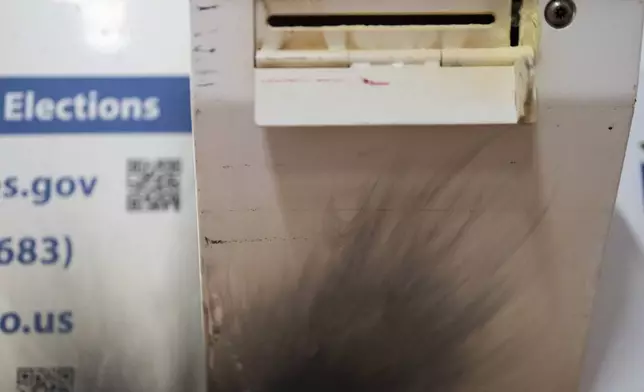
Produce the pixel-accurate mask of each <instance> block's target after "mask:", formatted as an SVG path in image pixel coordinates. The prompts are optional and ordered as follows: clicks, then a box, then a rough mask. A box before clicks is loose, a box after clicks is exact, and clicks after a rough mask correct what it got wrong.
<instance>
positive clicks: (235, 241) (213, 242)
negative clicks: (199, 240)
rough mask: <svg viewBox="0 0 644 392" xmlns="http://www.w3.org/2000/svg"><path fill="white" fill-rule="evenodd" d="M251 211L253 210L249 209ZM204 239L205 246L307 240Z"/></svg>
mask: <svg viewBox="0 0 644 392" xmlns="http://www.w3.org/2000/svg"><path fill="white" fill-rule="evenodd" d="M251 211H253V210H251ZM204 240H205V241H206V247H207V248H208V247H211V246H213V245H228V244H251V243H257V242H277V241H308V238H307V237H262V238H244V239H232V240H213V239H211V238H208V237H204Z"/></svg>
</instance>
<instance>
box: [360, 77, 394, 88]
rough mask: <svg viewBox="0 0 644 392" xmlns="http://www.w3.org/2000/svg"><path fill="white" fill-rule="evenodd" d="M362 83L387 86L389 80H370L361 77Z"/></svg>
mask: <svg viewBox="0 0 644 392" xmlns="http://www.w3.org/2000/svg"><path fill="white" fill-rule="evenodd" d="M362 83H364V84H367V85H369V86H389V82H379V81H376V80H371V79H367V78H362Z"/></svg>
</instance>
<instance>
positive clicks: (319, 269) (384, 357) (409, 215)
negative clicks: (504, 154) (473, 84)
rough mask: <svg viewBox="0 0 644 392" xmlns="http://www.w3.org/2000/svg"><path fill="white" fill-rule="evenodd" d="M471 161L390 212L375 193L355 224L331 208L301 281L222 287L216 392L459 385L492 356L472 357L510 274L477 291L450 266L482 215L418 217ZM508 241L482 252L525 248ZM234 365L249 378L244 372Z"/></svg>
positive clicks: (445, 390) (383, 391)
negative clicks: (262, 289) (245, 290)
mask: <svg viewBox="0 0 644 392" xmlns="http://www.w3.org/2000/svg"><path fill="white" fill-rule="evenodd" d="M474 155H476V154H474ZM471 159H474V157H471ZM470 162H471V160H468V161H467V162H465V163H464V164H463V165H460V166H459V167H456V168H455V170H454V172H452V173H451V175H447V176H446V177H445V178H443V179H440V178H439V179H437V180H432V181H431V183H430V184H428V186H427V187H426V188H425V189H423V190H421V191H419V192H418V193H417V194H410V195H408V197H406V198H405V203H406V204H405V206H402V207H400V208H395V209H391V208H390V207H391V203H392V200H393V197H392V193H393V190H391V189H390V190H387V191H385V192H383V193H382V194H383V195H384V196H381V197H375V196H373V194H372V195H370V196H369V197H368V198H367V200H366V202H365V203H364V208H362V209H361V210H360V211H358V212H357V213H356V215H355V217H354V218H353V219H351V220H350V221H349V222H348V223H347V224H340V225H338V221H339V218H338V217H337V216H336V215H335V214H336V210H334V209H333V208H330V209H329V213H328V214H327V217H328V218H329V219H328V222H325V223H324V225H323V226H324V228H325V230H324V234H323V238H324V241H322V244H321V245H320V246H316V247H313V250H312V251H311V253H310V255H309V256H308V258H306V260H304V261H303V267H302V273H301V275H300V276H299V279H297V280H296V281H295V282H293V283H292V284H291V285H290V286H289V285H288V284H284V285H281V286H280V287H279V288H278V289H277V293H276V294H275V295H255V296H254V297H253V298H252V300H248V298H247V297H246V299H242V298H237V299H235V298H236V294H235V293H234V292H231V291H230V290H229V289H228V291H227V289H226V288H222V287H220V288H218V289H219V290H222V292H223V293H224V295H223V296H222V298H224V302H226V303H225V304H224V307H228V310H227V314H229V318H228V320H229V322H228V323H224V325H222V334H221V336H222V339H221V340H220V341H218V342H217V343H216V344H215V345H214V346H213V347H211V350H212V351H211V354H212V355H214V356H215V360H214V363H215V365H214V367H213V368H212V369H211V370H210V373H209V376H210V378H209V383H210V391H211V392H238V391H239V392H242V391H254V392H301V391H307V392H328V391H334V392H358V391H371V392H391V391H397V392H398V391H401V392H406V391H410V392H411V391H423V392H439V391H440V392H449V391H452V390H456V389H457V388H459V387H462V386H463V385H464V377H465V376H466V375H467V374H468V372H469V371H471V370H473V369H476V367H477V366H479V365H480V362H481V361H485V359H481V358H479V357H478V356H475V355H472V353H471V352H470V351H469V350H468V348H467V342H468V341H469V340H470V339H471V338H472V336H474V335H475V334H476V333H477V332H479V331H480V330H481V329H483V328H484V327H485V326H486V325H487V324H488V323H489V321H490V320H491V319H492V318H493V317H494V316H495V315H496V314H497V313H498V311H499V310H500V309H501V308H502V307H503V306H504V304H506V303H507V301H508V298H509V297H510V295H511V293H510V292H509V291H510V290H509V289H508V288H507V287H506V285H504V282H503V281H502V280H501V278H495V277H490V276H486V277H485V278H484V279H480V280H479V281H480V282H479V283H477V284H472V283H471V282H469V281H468V279H469V277H464V276H463V275H461V274H460V270H459V268H456V267H454V265H453V262H454V253H455V251H456V249H458V248H459V246H460V245H461V244H462V242H463V239H464V237H465V236H466V235H467V233H468V232H469V231H470V230H472V228H473V226H474V225H475V224H476V223H477V222H478V221H479V219H480V218H481V216H482V214H483V213H484V212H483V210H484V209H479V210H472V211H470V212H469V215H466V216H465V217H463V216H462V215H459V216H456V214H455V213H453V212H445V213H444V214H435V215H423V214H422V213H421V212H419V211H421V210H422V209H423V208H424V207H425V206H427V204H428V203H431V202H435V201H436V199H437V198H438V197H439V196H441V194H442V192H443V191H444V189H445V188H446V187H448V186H449V185H450V182H451V180H452V179H453V178H455V177H456V176H457V174H458V173H459V172H460V171H461V170H462V169H463V166H466V165H467V164H469V163H470ZM373 193H375V192H373ZM428 216H435V218H428ZM338 226H339V227H338ZM517 240H518V241H519V242H521V241H523V240H524V239H523V238H522V237H521V238H518V239H517ZM508 242H509V246H508V249H503V250H501V251H499V252H498V253H494V252H492V253H493V254H488V255H482V256H481V257H482V258H489V259H494V260H493V261H494V262H498V261H499V260H496V259H500V260H501V261H503V260H504V259H506V258H507V257H509V254H511V253H513V252H514V250H515V249H516V246H518V245H517V241H513V240H511V239H510V240H509V241H508ZM241 279H242V280H243V279H244V278H243V277H242V278H241ZM463 287H467V290H468V291H467V295H463ZM242 297H243V296H242ZM239 301H242V302H239ZM241 303H243V306H242V305H240V304H241ZM231 319H233V320H234V321H233V322H230V320H231ZM477 355H480V353H477ZM237 365H239V366H241V368H242V369H243V371H236V370H235V369H237V368H236V366H237Z"/></svg>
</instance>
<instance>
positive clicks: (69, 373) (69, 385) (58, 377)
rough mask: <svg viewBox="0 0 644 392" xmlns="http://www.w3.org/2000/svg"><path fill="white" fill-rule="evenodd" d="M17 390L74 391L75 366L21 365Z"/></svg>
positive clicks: (26, 391) (37, 391) (17, 375)
mask: <svg viewBox="0 0 644 392" xmlns="http://www.w3.org/2000/svg"><path fill="white" fill-rule="evenodd" d="M16 392H74V368H71V367H20V368H18V369H17V370H16Z"/></svg>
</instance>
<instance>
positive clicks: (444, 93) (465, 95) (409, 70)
mask: <svg viewBox="0 0 644 392" xmlns="http://www.w3.org/2000/svg"><path fill="white" fill-rule="evenodd" d="M518 83H520V81H518V78H517V73H516V71H515V67H514V66H489V67H462V68H453V67H440V66H438V64H434V65H431V64H428V65H411V66H404V67H392V66H375V67H356V66H353V67H350V68H317V69H316V68H313V69H306V68H304V69H289V68H264V69H261V68H260V69H256V70H255V120H256V122H257V124H258V125H260V126H266V127H272V126H332V125H445V124H516V123H517V122H518V121H519V119H520V117H521V115H522V113H523V110H522V108H521V107H520V106H519V105H522V104H523V102H522V100H525V95H524V96H523V97H518V96H517V91H522V90H524V89H525V88H523V87H519V86H518Z"/></svg>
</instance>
